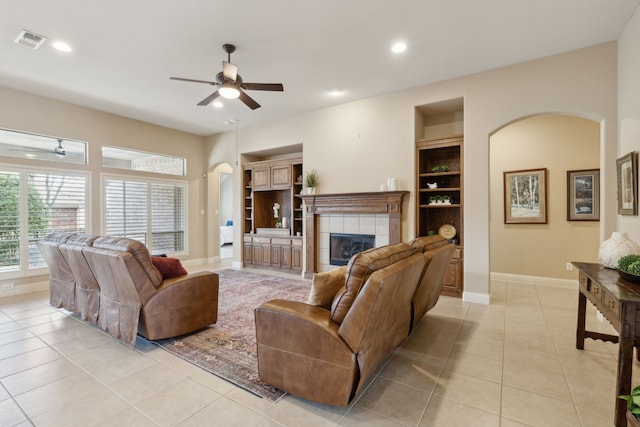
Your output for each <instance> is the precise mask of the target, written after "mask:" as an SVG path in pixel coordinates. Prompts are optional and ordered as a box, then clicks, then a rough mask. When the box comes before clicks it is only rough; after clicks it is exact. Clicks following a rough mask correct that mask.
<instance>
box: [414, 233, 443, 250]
mask: <svg viewBox="0 0 640 427" xmlns="http://www.w3.org/2000/svg"><path fill="white" fill-rule="evenodd" d="M409 244H410V245H411V246H413V247H414V248H416V249H417V250H419V251H420V252H423V253H424V252H426V251H429V250H432V249H436V248H439V247H441V246H445V245H448V244H449V241H448V240H447V239H445V238H444V237H442V236H441V235H439V234H435V235H433V236H423V237H418V238H416V239H413V240H412V241H411V242H409Z"/></svg>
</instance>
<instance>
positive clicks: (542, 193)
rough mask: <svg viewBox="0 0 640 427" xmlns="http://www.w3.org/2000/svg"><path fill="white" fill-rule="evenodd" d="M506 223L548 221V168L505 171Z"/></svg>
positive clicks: (543, 222)
mask: <svg viewBox="0 0 640 427" xmlns="http://www.w3.org/2000/svg"><path fill="white" fill-rule="evenodd" d="M504 223H505V224H546V223H547V169H546V168H544V169H527V170H518V171H509V172H504Z"/></svg>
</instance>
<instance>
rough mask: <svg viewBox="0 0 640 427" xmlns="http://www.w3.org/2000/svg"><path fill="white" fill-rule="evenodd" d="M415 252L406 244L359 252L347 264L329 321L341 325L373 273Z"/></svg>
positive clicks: (332, 305)
mask: <svg viewBox="0 0 640 427" xmlns="http://www.w3.org/2000/svg"><path fill="white" fill-rule="evenodd" d="M416 252H417V250H416V249H415V248H413V247H411V245H409V244H407V243H396V244H394V245H388V246H381V247H378V248H372V249H369V250H366V251H364V252H360V253H358V254H356V255H354V256H352V257H351V259H350V260H349V263H348V264H347V270H346V273H345V283H344V286H343V287H342V288H340V290H338V292H337V293H336V295H335V297H334V298H333V302H332V304H331V320H333V321H334V322H336V323H338V324H341V323H342V321H343V320H344V318H345V316H346V315H347V313H348V312H349V310H350V309H351V306H352V305H353V301H354V300H355V299H356V297H357V296H358V293H359V292H360V289H361V288H362V285H364V283H365V282H366V281H367V279H368V278H369V276H371V274H373V273H374V272H376V271H378V270H380V269H382V268H384V267H387V266H389V265H391V264H393V263H396V262H398V261H400V260H403V259H405V258H407V257H410V256H411V255H413V254H415V253H416Z"/></svg>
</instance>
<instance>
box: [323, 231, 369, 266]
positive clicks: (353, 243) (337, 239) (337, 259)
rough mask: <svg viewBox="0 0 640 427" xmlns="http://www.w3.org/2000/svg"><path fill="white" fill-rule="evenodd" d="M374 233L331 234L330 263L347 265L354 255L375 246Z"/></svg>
mask: <svg viewBox="0 0 640 427" xmlns="http://www.w3.org/2000/svg"><path fill="white" fill-rule="evenodd" d="M375 242H376V236H374V235H372V234H344V233H331V234H329V263H330V264H331V265H347V264H348V263H349V260H350V259H351V257H352V256H354V255H355V254H357V253H360V252H362V251H366V250H367V249H371V248H373V247H374V246H375Z"/></svg>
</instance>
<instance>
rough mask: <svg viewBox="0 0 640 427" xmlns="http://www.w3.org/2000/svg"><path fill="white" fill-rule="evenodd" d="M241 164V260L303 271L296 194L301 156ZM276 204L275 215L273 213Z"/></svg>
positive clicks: (264, 265)
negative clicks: (276, 211) (276, 212)
mask: <svg viewBox="0 0 640 427" xmlns="http://www.w3.org/2000/svg"><path fill="white" fill-rule="evenodd" d="M243 166H244V172H243V173H244V182H243V185H244V242H243V244H244V249H243V259H244V263H245V264H246V265H252V266H257V267H269V268H277V269H281V270H286V271H302V231H303V229H302V228H303V227H302V220H303V219H302V218H303V212H302V199H301V198H299V197H296V196H297V195H298V194H300V192H301V191H302V159H300V158H295V159H286V160H272V161H259V162H252V163H247V164H245V165H243ZM276 204H277V205H278V206H279V209H278V218H275V217H274V209H273V208H274V206H275V205H276ZM284 218H286V221H284ZM284 223H286V227H285V226H284Z"/></svg>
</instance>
